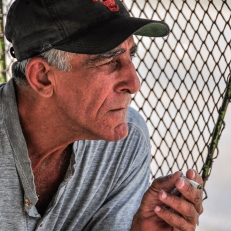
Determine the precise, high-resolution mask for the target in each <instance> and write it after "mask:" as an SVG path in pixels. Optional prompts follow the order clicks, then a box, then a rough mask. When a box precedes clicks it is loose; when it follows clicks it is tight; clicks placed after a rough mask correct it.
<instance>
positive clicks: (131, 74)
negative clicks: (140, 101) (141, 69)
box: [116, 60, 140, 94]
mask: <svg viewBox="0 0 231 231" xmlns="http://www.w3.org/2000/svg"><path fill="white" fill-rule="evenodd" d="M120 71H121V72H120V77H119V79H120V80H121V81H120V82H119V83H118V85H117V87H116V88H117V89H116V91H117V92H128V93H130V94H135V93H136V92H137V91H139V89H140V80H139V78H138V76H137V74H136V69H135V67H134V64H133V63H132V61H131V60H129V61H127V62H126V63H124V64H123V66H122V68H121V70H120Z"/></svg>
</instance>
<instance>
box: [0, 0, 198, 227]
mask: <svg viewBox="0 0 231 231" xmlns="http://www.w3.org/2000/svg"><path fill="white" fill-rule="evenodd" d="M5 31H6V37H7V39H8V40H9V41H10V42H12V48H11V54H12V55H13V56H14V57H16V58H17V62H15V63H14V65H13V67H12V73H13V78H12V79H11V80H10V81H9V82H8V83H6V84H3V85H2V86H1V87H0V94H1V96H0V97H1V100H0V121H1V123H0V198H1V200H0V224H1V225H0V230H1V231H6V230H9V231H16V230H17V231H25V230H28V231H32V230H44V231H50V230H54V231H59V230H63V231H71V230H85V231H87V230H89V231H90V230H97V231H104V230H105V231H116V230H118V231H126V230H136V231H149V230H150V231H151V230H152V231H154V230H158V231H159V230H166V231H167V230H168V231H169V230H185V231H186V230H187V231H189V230H194V229H195V227H196V224H197V222H198V217H199V215H200V214H201V213H202V191H201V190H199V189H196V188H194V187H193V186H192V185H191V184H190V183H188V182H187V181H186V180H184V179H183V178H181V177H180V176H181V172H176V173H175V174H173V175H170V176H166V177H162V178H158V179H156V180H155V181H154V182H153V184H152V185H151V187H150V188H149V189H148V181H149V162H150V142H149V134H148V130H147V127H146V124H145V122H144V121H143V119H142V118H141V116H140V115H139V114H138V113H137V112H136V111H135V110H134V109H132V108H130V107H129V103H130V100H131V94H134V93H135V92H137V91H138V90H139V87H140V83H139V80H138V77H137V75H136V72H135V68H134V66H133V63H132V58H133V56H134V55H135V53H136V51H137V46H136V44H135V43H134V40H133V37H132V35H133V34H137V35H142V36H153V37H161V36H166V35H167V34H168V33H169V28H168V26H167V25H166V24H165V23H163V22H157V21H152V20H146V19H138V18H132V17H130V16H129V13H128V12H127V10H126V9H125V7H124V6H123V4H122V3H121V2H120V1H119V0H115V1H114V0H98V1H97V0H69V1H64V0H16V1H15V2H14V3H13V4H12V6H11V8H10V10H9V13H8V16H7V23H6V30H5ZM187 177H188V178H190V179H192V180H194V181H197V182H199V183H202V180H201V178H200V176H199V175H198V174H197V173H196V172H195V171H194V170H189V171H188V172H187ZM176 191H177V192H178V193H175V192H176ZM179 193H180V195H179Z"/></svg>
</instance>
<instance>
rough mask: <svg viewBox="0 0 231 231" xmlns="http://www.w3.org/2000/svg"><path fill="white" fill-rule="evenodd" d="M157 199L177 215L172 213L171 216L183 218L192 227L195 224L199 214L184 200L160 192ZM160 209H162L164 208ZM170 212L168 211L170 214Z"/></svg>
mask: <svg viewBox="0 0 231 231" xmlns="http://www.w3.org/2000/svg"><path fill="white" fill-rule="evenodd" d="M159 199H160V201H162V202H163V203H164V204H166V205H168V206H169V207H171V210H172V209H173V210H172V211H176V212H177V213H178V214H175V213H174V212H173V214H175V215H179V216H180V217H183V218H184V220H185V221H187V222H189V223H190V224H192V225H193V226H194V225H196V224H197V221H198V217H199V213H198V212H197V211H196V208H195V207H194V205H193V204H192V203H191V202H189V201H187V200H185V198H182V197H177V196H174V195H172V194H168V193H166V192H165V191H162V192H161V193H160V194H159ZM161 207H162V208H164V206H161ZM171 210H168V211H170V212H171ZM187 222H186V223H187Z"/></svg>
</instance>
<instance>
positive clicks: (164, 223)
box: [131, 170, 203, 231]
mask: <svg viewBox="0 0 231 231" xmlns="http://www.w3.org/2000/svg"><path fill="white" fill-rule="evenodd" d="M181 174H182V173H181V172H176V173H174V174H173V175H169V176H166V177H161V178H157V179H156V180H155V181H154V182H153V183H152V185H151V186H150V188H149V189H148V190H147V191H146V193H145V194H144V196H143V198H142V201H141V205H140V207H139V209H138V211H137V212H136V214H135V216H134V218H133V223H132V227H131V231H155V230H156V231H178V230H181V231H191V230H195V228H196V224H197V222H198V218H199V215H200V214H201V213H202V211H203V208H202V190H199V189H195V188H194V187H193V186H192V185H191V184H190V183H188V182H187V181H186V180H184V179H182V178H180V176H181ZM186 176H187V177H188V178H189V179H192V180H194V181H196V182H198V183H200V184H202V179H201V177H200V176H199V174H197V173H196V172H195V171H194V170H189V171H188V172H187V174H186ZM174 188H176V189H178V191H179V192H180V193H181V196H180V197H179V196H176V195H174V194H173V193H172V192H173V189H174Z"/></svg>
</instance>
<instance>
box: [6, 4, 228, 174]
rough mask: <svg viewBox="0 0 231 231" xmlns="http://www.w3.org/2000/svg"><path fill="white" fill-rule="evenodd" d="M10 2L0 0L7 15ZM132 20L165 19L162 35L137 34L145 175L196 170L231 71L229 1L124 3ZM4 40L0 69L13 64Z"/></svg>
mask: <svg viewBox="0 0 231 231" xmlns="http://www.w3.org/2000/svg"><path fill="white" fill-rule="evenodd" d="M12 2H13V1H9V0H3V2H2V4H3V14H4V15H5V14H6V12H7V10H8V8H9V6H10V4H11V3H12ZM124 3H125V4H126V6H127V8H128V9H129V11H130V12H131V14H132V15H133V16H136V17H143V18H150V19H156V20H164V21H165V22H166V23H168V25H169V26H170V28H171V33H170V35H169V36H168V37H165V38H154V39H152V38H146V37H143V38H142V37H136V38H135V40H136V42H137V43H138V46H139V50H138V55H137V56H138V57H137V58H136V59H135V61H134V62H135V65H136V67H137V72H138V74H139V77H140V80H141V90H140V92H139V93H137V94H136V95H135V96H134V98H133V101H132V106H133V107H134V108H136V109H137V110H138V111H140V113H141V114H142V115H143V117H144V118H145V120H146V121H147V124H148V127H149V131H150V138H151V143H152V156H153V158H152V162H151V175H152V177H157V176H160V175H166V174H168V173H171V172H174V171H176V170H179V169H180V170H182V171H183V172H185V171H186V169H188V168H194V169H196V170H197V171H198V172H201V171H202V167H203V164H204V163H205V160H206V158H207V155H208V145H209V143H210V142H211V135H212V133H213V129H214V126H215V124H216V120H217V118H218V110H219V108H220V106H221V104H222V100H223V95H224V91H225V88H226V83H227V79H228V76H229V74H230V72H231V68H230V61H231V50H230V41H231V16H230V15H231V14H230V11H231V2H228V1H224V0H214V1H211V0H200V1H198V0H190V1H185V0H174V1H173V0H159V1H157V0H136V1H135V0H124ZM8 50H9V44H8V43H7V42H6V41H5V53H4V54H5V64H4V65H5V70H2V71H3V72H4V71H5V72H6V74H7V75H6V76H7V78H10V66H11V64H12V62H13V60H12V59H11V57H10V55H9V52H8Z"/></svg>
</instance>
